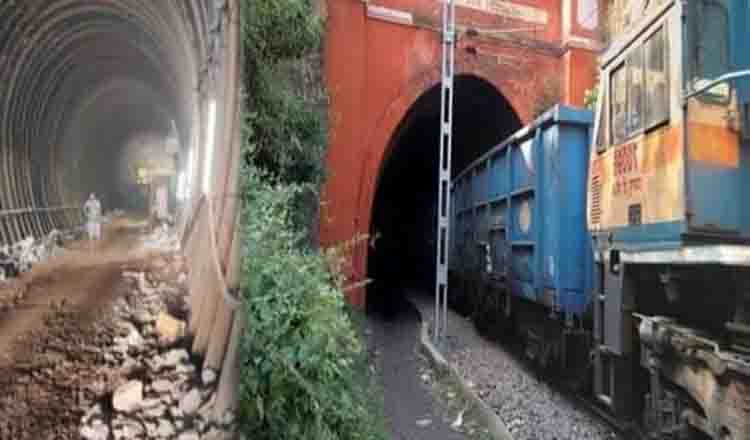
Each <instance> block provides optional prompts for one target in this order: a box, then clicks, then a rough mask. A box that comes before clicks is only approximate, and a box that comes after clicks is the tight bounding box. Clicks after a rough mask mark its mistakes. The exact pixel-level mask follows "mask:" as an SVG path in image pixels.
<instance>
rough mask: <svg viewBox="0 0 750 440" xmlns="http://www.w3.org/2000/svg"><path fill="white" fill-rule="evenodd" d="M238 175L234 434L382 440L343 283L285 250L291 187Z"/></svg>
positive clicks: (328, 269)
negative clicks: (240, 298)
mask: <svg viewBox="0 0 750 440" xmlns="http://www.w3.org/2000/svg"><path fill="white" fill-rule="evenodd" d="M245 171H246V172H245V174H246V180H245V181H246V183H247V188H246V191H245V195H246V198H247V200H246V205H245V206H248V207H252V208H251V210H247V212H245V213H244V214H245V218H246V219H247V220H249V221H248V222H246V225H245V229H246V230H245V233H246V235H247V237H249V240H248V242H247V243H246V244H247V248H246V250H245V252H246V260H245V261H246V264H245V265H244V269H245V272H244V276H245V286H247V288H246V289H245V290H244V292H245V303H246V312H247V315H248V322H249V323H250V325H249V333H248V334H247V337H245V338H243V341H242V346H241V365H242V375H241V389H240V402H241V405H240V421H241V430H242V431H243V432H245V433H247V434H249V435H251V436H252V438H254V439H341V440H344V439H353V440H356V439H377V438H383V437H382V436H381V434H380V433H381V432H383V430H382V425H381V424H379V422H378V419H377V412H373V411H372V407H371V404H370V403H368V401H367V399H368V398H370V397H371V396H372V394H373V393H372V392H371V389H370V388H371V386H372V385H371V383H370V381H369V374H368V370H367V365H366V364H365V359H364V353H363V350H362V346H361V343H360V341H359V338H358V335H357V333H356V330H355V327H354V326H353V324H352V321H351V320H350V318H349V315H348V314H347V312H346V305H345V300H344V296H343V294H342V291H341V284H340V283H341V282H342V280H343V278H342V276H341V275H340V273H337V272H335V271H334V272H332V267H334V270H335V266H336V265H335V264H328V262H329V261H335V259H334V260H328V259H326V258H325V257H324V256H323V255H320V254H316V253H311V252H305V251H304V250H301V249H300V248H299V247H297V246H295V244H294V243H295V242H296V241H297V240H298V238H299V237H298V235H299V234H298V233H296V232H293V229H292V224H291V222H290V221H289V217H290V211H289V207H290V206H291V201H292V200H293V199H294V197H295V192H297V191H298V190H299V187H295V186H288V185H279V184H275V185H273V184H269V183H268V182H267V181H265V180H264V179H262V178H261V175H260V173H259V172H258V171H257V170H255V169H253V168H252V167H248V168H247V169H246V170H245ZM328 256H329V257H335V256H336V253H335V252H329V254H328ZM375 403H377V401H376V402H375Z"/></svg>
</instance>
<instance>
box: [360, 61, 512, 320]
mask: <svg viewBox="0 0 750 440" xmlns="http://www.w3.org/2000/svg"><path fill="white" fill-rule="evenodd" d="M454 95H455V100H454V121H453V122H454V125H453V150H452V156H451V171H452V173H453V175H454V176H455V175H456V174H457V173H458V172H460V171H461V170H463V169H464V168H466V167H467V166H468V165H469V164H470V163H471V162H472V161H474V160H475V159H477V158H478V157H480V156H481V155H482V154H484V153H486V152H487V151H488V150H489V149H490V148H492V147H493V146H495V145H497V144H498V143H499V142H500V141H502V140H503V139H505V138H506V137H507V136H509V135H510V134H512V133H513V132H515V131H516V130H518V129H519V128H521V121H520V118H519V117H518V115H517V114H516V112H515V110H514V109H513V107H512V106H511V104H510V103H509V101H508V100H507V99H506V98H505V97H504V96H503V95H502V94H501V93H500V92H499V91H498V90H497V89H496V88H495V86H493V85H492V84H491V83H489V82H487V81H486V80H484V79H482V78H479V77H477V76H473V75H460V76H457V77H456V78H455V83H454ZM439 122H440V85H439V84H438V85H436V86H434V87H432V88H431V89H429V90H428V91H427V92H425V93H424V94H423V95H422V96H421V97H419V98H418V99H417V101H416V102H415V103H414V104H413V105H412V107H411V108H410V109H409V110H408V111H407V113H406V115H405V116H404V118H403V120H402V121H401V123H400V124H399V126H398V127H397V129H396V130H395V132H394V134H393V135H392V137H391V143H390V145H389V146H388V149H387V153H386V157H385V158H384V160H383V163H382V165H381V169H380V175H379V179H378V183H377V188H376V193H375V198H374V203H373V211H372V219H371V226H370V236H371V240H370V243H371V244H370V247H369V254H368V268H367V270H368V278H369V279H370V280H371V283H370V284H369V285H368V292H367V309H368V310H369V311H373V312H376V313H384V314H386V315H392V314H394V313H395V312H396V311H397V310H398V309H399V308H400V307H401V305H402V304H403V298H404V295H403V293H404V289H407V288H412V289H416V290H419V291H424V292H432V290H433V289H434V278H435V256H436V249H435V246H436V245H435V239H436V222H437V197H438V186H437V173H438V166H439V160H440V158H439V151H438V150H439V142H440V135H439Z"/></svg>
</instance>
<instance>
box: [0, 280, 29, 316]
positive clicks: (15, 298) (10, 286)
mask: <svg viewBox="0 0 750 440" xmlns="http://www.w3.org/2000/svg"><path fill="white" fill-rule="evenodd" d="M26 290H27V289H26V285H25V284H24V283H20V282H17V280H8V281H5V282H2V283H0V314H2V313H3V312H6V311H8V310H10V309H13V308H15V307H16V306H17V305H18V304H20V303H21V301H23V299H24V298H25V296H26Z"/></svg>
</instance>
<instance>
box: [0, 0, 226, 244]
mask: <svg viewBox="0 0 750 440" xmlns="http://www.w3.org/2000/svg"><path fill="white" fill-rule="evenodd" d="M216 20H217V17H216V9H215V5H214V1H213V0H181V1H177V2H171V1H170V2H167V1H152V2H144V1H140V0H111V1H106V2H102V1H92V0H3V1H0V187H1V188H2V191H0V244H8V243H12V242H15V241H17V240H20V239H22V238H25V237H27V236H30V235H33V236H35V237H39V236H41V235H44V234H46V233H47V232H49V231H50V230H51V229H53V228H56V229H65V228H70V227H73V226H76V225H77V224H79V223H80V222H81V218H80V212H79V210H78V207H80V206H81V205H82V204H83V202H84V200H85V198H86V197H87V196H88V194H89V193H92V192H94V193H96V194H97V195H98V197H99V199H100V200H101V202H102V206H103V208H104V209H105V210H111V209H114V208H123V209H129V210H136V211H143V210H144V209H145V200H146V199H145V197H144V196H143V195H142V194H140V193H139V191H140V192H143V189H142V188H141V187H138V186H137V185H135V183H136V182H135V175H136V172H135V169H136V168H137V167H138V166H139V163H141V162H139V161H142V159H143V158H144V157H145V156H149V158H150V160H152V162H153V161H157V162H158V161H159V160H163V162H164V163H171V164H173V166H174V167H175V168H178V169H179V168H181V167H183V166H184V164H185V163H186V161H187V156H188V153H189V151H188V150H189V149H190V148H191V147H192V145H190V144H192V143H193V142H191V140H192V139H193V137H194V136H195V122H196V119H197V118H198V117H199V116H200V114H201V112H200V106H201V104H202V96H201V93H200V92H199V90H198V89H199V84H200V82H201V80H202V76H203V75H204V72H205V71H206V60H207V58H208V57H207V53H208V52H210V50H211V47H210V44H211V42H212V40H211V38H210V37H211V35H209V31H208V29H209V28H210V27H211V26H213V25H214V22H215V21H216ZM175 138H176V139H177V143H178V145H179V148H178V149H177V151H172V150H165V146H166V145H167V144H169V142H168V140H169V139H175Z"/></svg>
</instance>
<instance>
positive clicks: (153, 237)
mask: <svg viewBox="0 0 750 440" xmlns="http://www.w3.org/2000/svg"><path fill="white" fill-rule="evenodd" d="M142 240H143V247H144V248H146V249H158V250H167V251H177V250H179V248H180V242H179V238H178V237H177V234H175V233H174V229H170V228H169V225H168V224H167V223H163V224H162V225H161V226H158V227H156V228H154V230H153V231H152V232H151V233H150V234H149V235H147V236H145V237H144V238H143V239H142Z"/></svg>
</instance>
